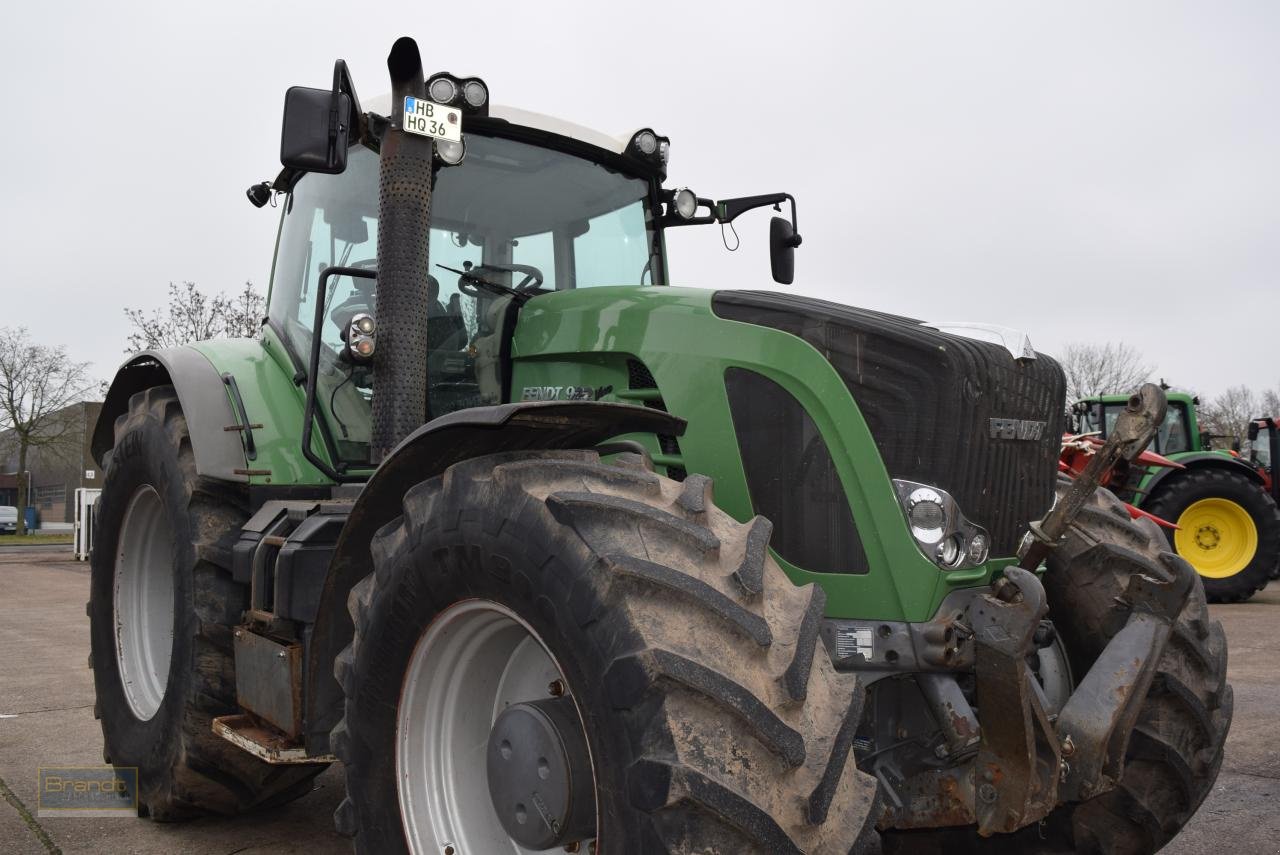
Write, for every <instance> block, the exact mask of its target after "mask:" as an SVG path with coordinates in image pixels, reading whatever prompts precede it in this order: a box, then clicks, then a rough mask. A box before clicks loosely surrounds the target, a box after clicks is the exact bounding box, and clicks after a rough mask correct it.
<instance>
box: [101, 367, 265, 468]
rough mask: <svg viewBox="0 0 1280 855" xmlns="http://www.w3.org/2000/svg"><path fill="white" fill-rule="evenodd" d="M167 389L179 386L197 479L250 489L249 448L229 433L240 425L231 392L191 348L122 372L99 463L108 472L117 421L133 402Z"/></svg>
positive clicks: (105, 421) (104, 424)
mask: <svg viewBox="0 0 1280 855" xmlns="http://www.w3.org/2000/svg"><path fill="white" fill-rule="evenodd" d="M166 384H167V385H172V386H173V388H174V391H175V392H177V395H178V401H179V403H181V404H182V413H183V415H184V416H186V419H187V429H188V431H189V432H190V436H191V447H192V450H193V451H194V452H195V459H196V473H197V474H199V475H204V476H207V477H210V478H218V479H221V480H223V481H234V482H239V483H242V484H247V483H248V482H249V476H248V474H247V472H246V468H247V463H246V461H245V451H244V443H243V441H242V440H241V438H240V434H239V433H237V432H235V431H228V430H226V427H227V426H228V425H235V424H239V419H237V418H236V416H235V414H234V413H233V411H232V409H231V401H230V399H229V398H228V397H227V387H226V385H225V384H224V383H223V381H222V377H221V375H219V374H218V369H216V368H215V367H214V366H213V363H211V362H210V361H209V360H208V359H206V358H205V356H204V354H202V353H200V352H199V351H198V350H195V349H194V348H191V347H172V348H165V349H164V350H144V351H143V352H141V353H139V354H136V355H135V356H132V357H130V358H129V360H128V361H126V362H125V363H124V365H122V366H120V370H118V371H117V372H116V376H115V379H113V380H112V381H111V387H110V389H109V390H108V392H107V399H106V401H105V402H103V404H102V412H101V413H100V414H99V415H98V422H97V424H96V425H95V426H94V429H93V439H92V442H91V444H90V451H91V452H92V454H93V459H94V460H96V461H97V462H98V465H99V466H101V467H102V468H103V469H105V468H106V461H105V460H104V458H105V457H106V455H107V453H108V452H110V451H111V448H112V446H113V445H115V423H116V419H117V418H118V417H119V416H121V415H123V414H124V413H125V412H127V411H128V409H129V398H131V397H132V396H133V395H134V394H136V393H138V392H141V391H144V390H146V389H149V388H151V387H153V386H164V385H166Z"/></svg>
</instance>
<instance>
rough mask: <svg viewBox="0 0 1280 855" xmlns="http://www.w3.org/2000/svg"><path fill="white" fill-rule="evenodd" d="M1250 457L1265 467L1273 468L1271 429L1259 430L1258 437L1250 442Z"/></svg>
mask: <svg viewBox="0 0 1280 855" xmlns="http://www.w3.org/2000/svg"><path fill="white" fill-rule="evenodd" d="M1249 451H1250V454H1249V457H1250V459H1252V460H1253V462H1254V463H1256V464H1258V465H1259V466H1261V467H1263V468H1264V469H1270V468H1271V433H1270V431H1269V430H1266V429H1264V430H1260V431H1258V438H1257V439H1255V440H1253V442H1251V443H1250V444H1249Z"/></svg>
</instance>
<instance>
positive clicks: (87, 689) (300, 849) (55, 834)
mask: <svg viewBox="0 0 1280 855" xmlns="http://www.w3.org/2000/svg"><path fill="white" fill-rule="evenodd" d="M69 558H70V556H69V554H68V553H66V552H61V553H48V552H35V553H31V552H26V553H18V552H9V551H5V552H4V553H0V651H4V656H3V657H0V802H3V803H0V851H4V852H12V853H19V855H28V854H29V855H47V853H56V852H64V853H106V852H109V853H117V852H119V853H169V852H183V853H191V855H206V853H207V855H232V854H233V853H235V855H240V853H295V852H296V853H307V855H328V853H345V852H349V851H350V850H349V847H348V844H347V841H346V840H344V839H343V838H340V837H338V836H337V835H336V834H334V832H333V824H332V819H331V817H332V814H333V809H334V807H336V805H337V803H338V802H339V801H340V800H341V798H342V779H341V776H340V774H339V771H340V770H339V769H338V768H336V767H334V768H331V769H329V770H328V771H326V772H325V773H324V774H323V775H321V776H320V777H319V778H318V779H317V782H316V788H315V789H314V790H313V791H312V792H311V793H310V794H308V795H307V796H306V797H304V798H302V799H299V800H298V801H296V802H294V803H292V804H290V805H287V806H285V807H283V808H278V809H276V810H273V811H270V812H268V813H264V814H259V815H250V816H244V817H237V818H234V819H202V820H197V821H194V822H188V823H181V824H173V825H165V824H160V823H155V822H150V821H148V820H143V819H82V818H71V817H55V818H40V819H36V818H35V817H34V816H33V815H32V814H34V812H35V805H36V767H38V766H76V765H97V764H100V763H101V762H102V755H101V751H102V734H101V731H100V729H99V727H98V723H97V722H96V721H95V720H94V718H93V681H92V679H91V677H90V675H89V671H88V669H87V668H86V659H87V656H88V651H89V625H88V620H87V619H86V618H85V614H84V604H85V601H86V600H87V599H88V591H89V572H88V566H87V565H85V564H78V563H76V562H74V561H70V560H69ZM1214 615H1215V617H1217V618H1218V619H1219V620H1221V621H1222V622H1223V625H1224V626H1225V627H1226V631H1227V637H1228V639H1229V641H1230V645H1231V654H1230V656H1231V658H1230V679H1231V683H1232V685H1233V686H1234V687H1235V723H1234V725H1233V726H1232V729H1231V735H1230V737H1229V738H1228V740H1227V755H1226V760H1225V762H1224V763H1223V767H1222V774H1221V775H1220V776H1219V778H1218V782H1217V785H1216V786H1215V788H1214V791H1213V793H1212V794H1211V795H1210V796H1209V798H1208V799H1207V800H1206V801H1205V803H1204V805H1203V806H1202V807H1201V808H1200V811H1199V813H1197V814H1196V816H1195V817H1194V818H1193V819H1192V821H1191V823H1190V824H1189V825H1188V826H1187V828H1186V829H1185V830H1184V831H1183V833H1182V834H1181V835H1180V836H1179V837H1178V838H1177V839H1176V840H1175V841H1174V842H1173V843H1172V844H1171V845H1170V846H1169V847H1167V848H1166V849H1165V850H1164V851H1165V852H1166V853H1176V855H1199V853H1204V852H1211V851H1215V850H1223V849H1229V850H1230V852H1231V853H1232V855H1253V853H1280V810H1277V805H1278V803H1280V744H1278V743H1277V739H1276V737H1277V736H1280V734H1278V733H1277V731H1280V727H1278V725H1280V634H1273V633H1272V632H1271V630H1272V629H1273V628H1274V627H1275V626H1276V624H1277V617H1278V616H1280V583H1276V584H1273V585H1272V586H1271V587H1270V588H1268V589H1267V590H1266V591H1263V592H1262V593H1261V594H1259V595H1258V596H1257V597H1255V598H1254V599H1253V600H1252V601H1251V602H1249V603H1245V604H1242V605H1233V606H1215V607H1214ZM1273 656H1275V657H1276V658H1274V659H1273V658H1272V657H1273ZM477 855H480V854H479V853H477Z"/></svg>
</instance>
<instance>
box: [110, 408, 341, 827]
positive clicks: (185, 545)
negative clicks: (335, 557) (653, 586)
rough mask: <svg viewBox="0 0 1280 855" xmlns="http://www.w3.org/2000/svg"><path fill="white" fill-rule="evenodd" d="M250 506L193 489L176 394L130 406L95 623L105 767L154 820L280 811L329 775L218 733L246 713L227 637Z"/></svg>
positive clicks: (120, 435)
mask: <svg viewBox="0 0 1280 855" xmlns="http://www.w3.org/2000/svg"><path fill="white" fill-rule="evenodd" d="M245 500H246V496H245V495H244V494H243V491H241V490H240V489H238V488H236V487H235V486H234V485H229V484H223V483H219V482H211V481H208V480H206V479H202V478H199V477H197V475H196V472H195V460H194V458H193V456H192V451H191V440H190V437H189V436H188V433H187V423H186V419H185V418H184V417H183V415H182V407H181V405H180V404H179V403H178V398H177V396H176V394H175V393H174V390H173V387H172V386H160V387H156V388H153V389H148V390H147V391H145V392H139V393H138V394H136V395H134V396H133V397H132V398H131V399H130V401H129V410H128V412H127V413H125V414H124V415H123V416H121V417H120V418H119V419H118V420H117V422H116V426H115V446H114V450H113V452H112V454H111V460H110V462H109V464H108V466H107V472H106V478H105V480H104V483H103V490H102V496H101V498H100V499H99V501H98V507H97V512H96V514H95V525H96V529H95V533H94V549H93V556H92V564H91V568H92V570H91V573H92V575H91V579H90V593H89V603H88V606H87V609H86V611H87V612H88V615H89V634H90V646H91V651H92V652H91V654H90V657H89V662H90V666H91V667H92V669H93V681H94V687H95V689H96V692H97V701H96V703H95V704H94V714H95V716H96V717H98V718H99V719H101V723H102V737H103V744H104V747H103V759H104V760H106V762H108V763H114V764H115V765H118V766H136V767H138V773H139V774H138V784H139V788H140V792H139V808H140V810H141V811H142V812H144V813H147V814H149V815H150V816H151V817H152V818H153V819H158V820H177V819H185V818H188V817H192V816H198V815H200V814H204V813H221V814H230V813H236V812H239V811H243V810H247V809H250V808H255V807H263V806H266V805H272V804H280V803H283V802H286V801H289V800H291V799H294V798H297V797H298V796H301V795H303V794H305V793H306V792H308V791H309V790H310V789H311V779H312V778H314V777H315V776H316V775H317V774H319V772H320V771H321V769H322V768H323V767H321V766H272V765H269V764H267V763H263V762H262V761H260V760H258V759H257V758H255V757H253V756H252V755H250V754H248V753H246V752H245V751H243V750H242V749H240V748H237V747H235V746H233V745H231V744H230V743H229V742H226V741H225V740H223V739H221V738H220V737H218V736H216V735H214V733H213V731H212V729H211V727H212V721H213V717H214V716H217V715H222V714H224V713H232V712H236V711H237V707H236V702H235V698H236V691H235V662H234V658H233V654H232V646H231V627H232V626H233V625H234V624H236V623H237V622H238V621H239V620H240V614H241V612H242V611H243V610H244V609H245V608H246V607H247V605H248V593H247V590H246V589H245V588H244V586H241V585H237V584H236V583H235V582H233V581H232V579H231V574H230V562H231V545H232V543H233V542H234V540H235V537H236V536H237V534H238V532H239V529H240V526H241V525H242V524H243V523H244V521H245V518H246V507H245V505H246V501H245Z"/></svg>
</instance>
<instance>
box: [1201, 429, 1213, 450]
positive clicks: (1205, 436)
mask: <svg viewBox="0 0 1280 855" xmlns="http://www.w3.org/2000/svg"><path fill="white" fill-rule="evenodd" d="M1200 447H1201V448H1213V434H1211V433H1209V432H1208V431H1207V430H1202V431H1200Z"/></svg>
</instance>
